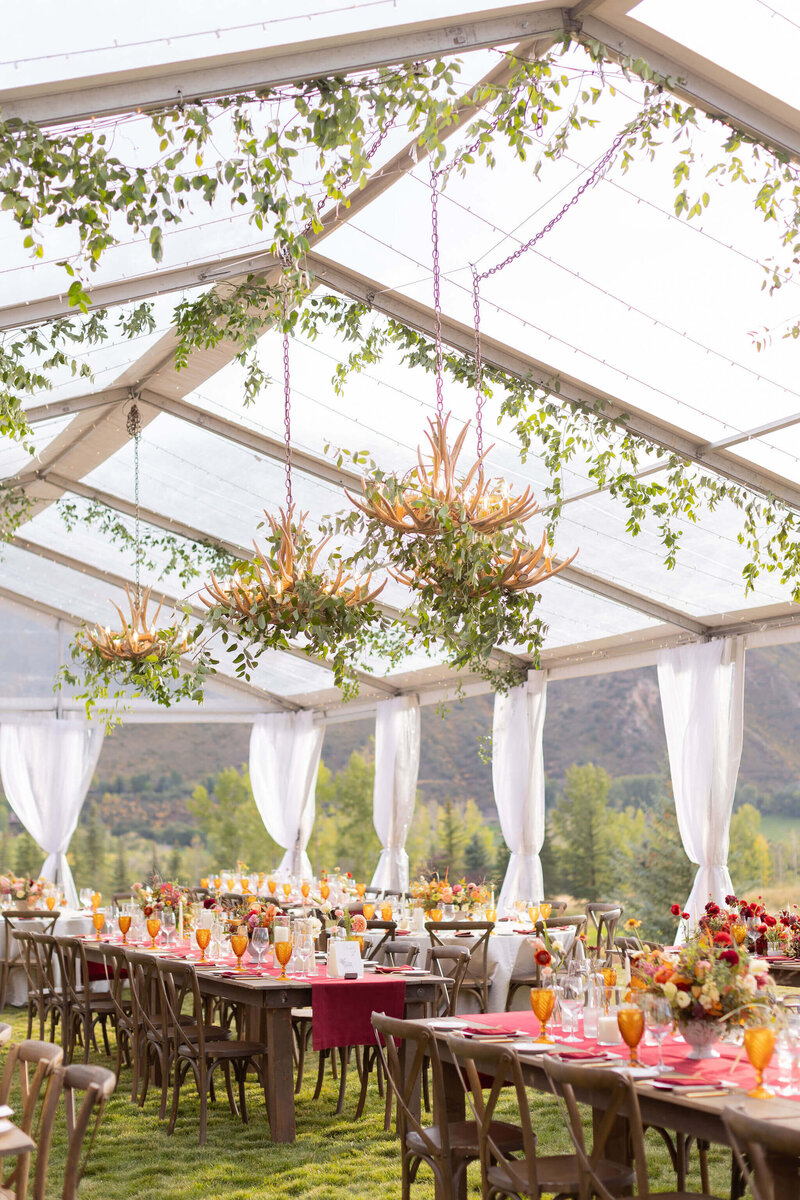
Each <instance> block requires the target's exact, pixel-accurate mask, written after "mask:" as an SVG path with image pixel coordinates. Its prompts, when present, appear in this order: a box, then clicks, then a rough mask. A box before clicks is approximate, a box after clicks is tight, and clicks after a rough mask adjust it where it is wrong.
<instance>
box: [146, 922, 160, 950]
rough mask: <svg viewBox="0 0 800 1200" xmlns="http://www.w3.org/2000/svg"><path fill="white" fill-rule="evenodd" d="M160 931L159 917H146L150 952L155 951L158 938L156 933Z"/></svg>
mask: <svg viewBox="0 0 800 1200" xmlns="http://www.w3.org/2000/svg"><path fill="white" fill-rule="evenodd" d="M160 929H161V918H160V917H148V918H147V932H148V933H149V934H150V949H151V950H155V948H156V938H157V937H158V932H159V930H160Z"/></svg>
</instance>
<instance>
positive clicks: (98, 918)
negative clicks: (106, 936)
mask: <svg viewBox="0 0 800 1200" xmlns="http://www.w3.org/2000/svg"><path fill="white" fill-rule="evenodd" d="M105 923H106V914H105V911H104V909H102V908H96V909H95V910H94V912H93V913H92V924H93V925H94V927H95V929H96V930H97V940H98V941H99V942H102V940H103V926H104V925H105Z"/></svg>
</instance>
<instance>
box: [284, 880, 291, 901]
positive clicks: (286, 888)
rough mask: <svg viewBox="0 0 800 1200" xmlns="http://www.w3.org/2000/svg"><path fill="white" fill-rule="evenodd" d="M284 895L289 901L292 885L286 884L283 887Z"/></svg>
mask: <svg viewBox="0 0 800 1200" xmlns="http://www.w3.org/2000/svg"><path fill="white" fill-rule="evenodd" d="M283 894H284V896H285V897H286V899H287V900H288V899H289V897H290V896H291V894H292V885H291V884H290V883H285V884H284V885H283Z"/></svg>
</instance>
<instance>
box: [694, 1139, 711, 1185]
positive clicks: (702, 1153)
mask: <svg viewBox="0 0 800 1200" xmlns="http://www.w3.org/2000/svg"><path fill="white" fill-rule="evenodd" d="M697 1156H698V1158H699V1159H700V1191H701V1192H705V1194H706V1195H708V1194H709V1193H710V1191H711V1186H710V1181H709V1178H708V1142H702V1141H698V1143H697Z"/></svg>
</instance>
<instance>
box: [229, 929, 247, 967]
mask: <svg viewBox="0 0 800 1200" xmlns="http://www.w3.org/2000/svg"><path fill="white" fill-rule="evenodd" d="M243 931H244V926H243V925H241V926H240V927H239V929H238V930H237V931H236V933H232V934H231V950H232V951H233V953H234V954H235V955H236V970H237V971H243V970H244V967H243V966H242V956H243V955H244V952H245V950H246V949H247V934H246V933H245V932H243Z"/></svg>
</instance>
